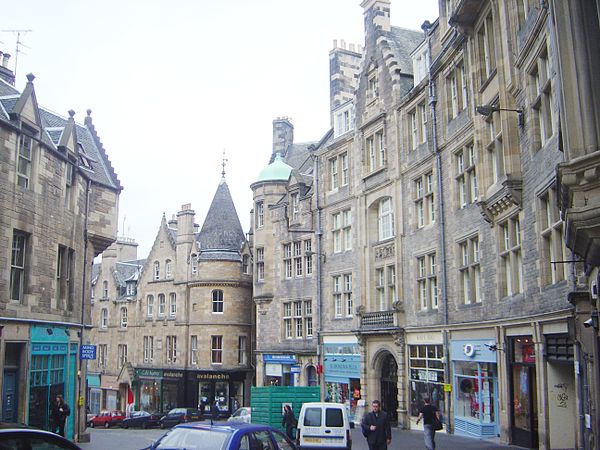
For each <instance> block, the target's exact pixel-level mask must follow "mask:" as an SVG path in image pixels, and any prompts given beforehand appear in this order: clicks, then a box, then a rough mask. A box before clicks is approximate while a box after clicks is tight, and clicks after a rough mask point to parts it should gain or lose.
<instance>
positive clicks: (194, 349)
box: [190, 334, 198, 366]
mask: <svg viewBox="0 0 600 450" xmlns="http://www.w3.org/2000/svg"><path fill="white" fill-rule="evenodd" d="M190 364H192V365H194V366H195V365H197V364H198V336H197V335H195V334H194V335H192V336H190Z"/></svg>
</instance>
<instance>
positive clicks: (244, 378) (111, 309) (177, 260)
mask: <svg viewBox="0 0 600 450" xmlns="http://www.w3.org/2000/svg"><path fill="white" fill-rule="evenodd" d="M223 175H224V174H223ZM194 217H195V213H194V211H193V210H192V209H191V206H190V205H189V204H187V205H183V206H182V209H181V211H179V212H178V213H177V216H176V217H174V218H173V219H172V220H169V221H167V219H166V217H164V216H163V218H162V221H161V224H160V227H159V229H158V233H157V235H156V239H155V242H154V245H153V246H152V249H151V251H150V254H149V255H148V257H147V258H146V259H145V261H144V262H143V264H142V263H141V261H138V260H136V259H135V255H134V253H132V252H130V253H129V254H128V253H127V252H126V251H124V250H121V251H119V249H118V246H119V245H122V247H123V248H127V247H132V245H133V244H131V243H130V244H128V243H126V242H125V243H122V242H120V241H118V242H117V244H116V246H115V247H117V248H113V249H111V253H109V254H108V255H107V254H106V253H105V255H107V256H109V261H111V262H107V261H105V259H104V257H103V261H102V268H101V272H100V274H99V275H98V278H97V280H96V284H95V286H96V288H95V301H94V304H93V309H92V317H93V323H94V325H95V327H94V330H93V336H94V342H95V343H97V345H98V352H99V358H98V359H97V367H96V368H95V372H96V373H97V374H98V375H99V378H100V380H99V383H97V384H99V385H100V389H101V390H102V391H109V392H112V393H109V396H108V398H110V399H111V400H110V402H111V403H110V404H109V403H107V400H106V398H107V397H106V395H104V397H102V398H101V399H100V402H101V403H102V402H104V404H101V407H109V405H110V406H113V405H115V406H116V407H118V408H121V409H126V408H127V409H131V408H135V409H136V410H145V411H159V412H161V413H166V412H168V411H169V410H170V409H171V408H174V407H202V408H203V409H204V410H205V412H209V411H211V410H212V411H214V409H215V408H216V409H218V412H219V414H223V415H226V414H229V413H231V412H232V410H233V409H235V407H236V406H238V405H239V406H241V405H244V404H247V403H248V402H249V392H250V387H251V385H252V380H253V376H254V373H253V369H252V357H251V348H252V345H253V336H254V308H253V304H252V295H251V290H252V278H251V272H250V252H249V246H248V244H247V242H246V238H245V236H244V233H243V231H242V228H241V225H240V222H239V218H238V216H237V213H236V211H235V207H234V204H233V200H232V198H231V194H230V192H229V188H228V187H227V183H226V182H225V178H223V179H222V180H221V182H220V184H219V186H218V188H217V191H216V193H215V196H214V198H213V201H212V204H211V206H210V209H209V211H208V213H207V215H206V218H205V221H204V224H203V226H202V228H201V229H200V230H198V226H197V225H196V224H195V223H194ZM115 250H116V251H115ZM115 253H116V255H115ZM132 257H133V261H129V262H127V260H128V259H131V258H132ZM119 261H120V263H119ZM114 262H116V263H117V266H120V267H118V268H117V269H118V270H116V271H115V270H113V269H112V267H114ZM105 264H106V267H105ZM125 264H128V265H129V266H130V267H129V268H128V269H125V268H124V267H123V266H124V265H125ZM102 286H107V289H105V288H102ZM119 288H120V289H121V290H119ZM123 289H124V291H125V293H124V294H123ZM128 289H130V290H128ZM99 292H101V293H102V294H101V296H98V293H99ZM90 370H92V369H90Z"/></svg>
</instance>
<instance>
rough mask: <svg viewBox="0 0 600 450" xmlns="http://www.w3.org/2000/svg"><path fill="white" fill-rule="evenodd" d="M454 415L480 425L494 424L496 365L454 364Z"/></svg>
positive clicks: (461, 362)
mask: <svg viewBox="0 0 600 450" xmlns="http://www.w3.org/2000/svg"><path fill="white" fill-rule="evenodd" d="M454 386H455V390H456V394H455V404H454V414H455V417H457V418H460V419H467V420H469V421H476V422H479V423H482V424H493V423H495V422H496V403H495V402H496V400H495V399H496V397H497V395H498V394H497V392H496V365H495V364H493V363H485V362H476V361H455V362H454Z"/></svg>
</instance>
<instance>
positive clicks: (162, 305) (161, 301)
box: [158, 294, 167, 317]
mask: <svg viewBox="0 0 600 450" xmlns="http://www.w3.org/2000/svg"><path fill="white" fill-rule="evenodd" d="M166 309H167V301H166V299H165V294H158V317H164V315H165V311H166Z"/></svg>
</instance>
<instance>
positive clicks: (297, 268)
mask: <svg viewBox="0 0 600 450" xmlns="http://www.w3.org/2000/svg"><path fill="white" fill-rule="evenodd" d="M293 249H294V253H293V256H294V276H295V277H301V276H302V274H303V273H304V272H303V268H304V267H303V264H302V241H295V242H294V243H293Z"/></svg>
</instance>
